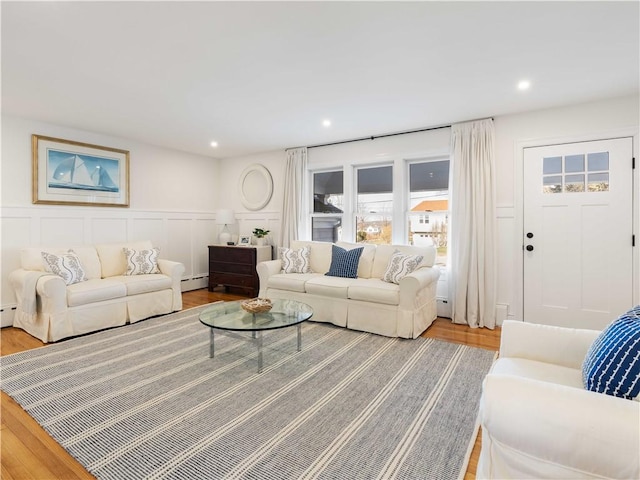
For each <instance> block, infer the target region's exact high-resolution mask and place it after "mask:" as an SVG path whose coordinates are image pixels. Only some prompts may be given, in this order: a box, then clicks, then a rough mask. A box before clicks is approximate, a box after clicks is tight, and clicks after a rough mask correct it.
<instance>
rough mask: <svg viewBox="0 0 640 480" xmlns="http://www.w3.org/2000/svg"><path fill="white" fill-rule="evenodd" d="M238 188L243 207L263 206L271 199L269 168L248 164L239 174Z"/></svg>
mask: <svg viewBox="0 0 640 480" xmlns="http://www.w3.org/2000/svg"><path fill="white" fill-rule="evenodd" d="M238 190H239V191H240V199H241V200H242V204H243V205H244V206H245V208H247V209H249V210H260V209H261V208H264V207H265V205H266V204H267V203H269V200H271V195H272V193H273V179H272V178H271V174H270V173H269V170H267V169H266V168H265V167H264V166H262V165H259V164H257V163H256V164H254V165H249V166H248V167H247V168H245V169H244V171H243V172H242V175H240V181H239V182H238Z"/></svg>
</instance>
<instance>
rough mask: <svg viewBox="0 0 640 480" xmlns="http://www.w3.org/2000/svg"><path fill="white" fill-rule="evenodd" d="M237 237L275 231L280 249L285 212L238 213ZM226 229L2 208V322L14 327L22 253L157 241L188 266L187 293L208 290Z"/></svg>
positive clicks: (189, 215)
mask: <svg viewBox="0 0 640 480" xmlns="http://www.w3.org/2000/svg"><path fill="white" fill-rule="evenodd" d="M236 219H237V224H236V225H235V226H234V231H235V235H236V239H237V235H251V232H252V230H253V229H254V228H256V227H260V228H265V229H267V230H270V231H271V233H270V239H271V240H272V241H271V243H272V244H275V241H276V239H277V238H278V232H279V228H280V213H279V212H275V211H258V212H236ZM220 228H221V227H220V226H219V225H217V224H216V221H215V212H172V211H143V210H131V209H122V210H121V209H104V211H103V210H101V209H96V208H81V207H44V206H43V207H38V206H34V207H3V208H2V255H1V257H0V258H1V261H2V263H1V268H0V270H1V274H2V290H1V295H2V297H1V299H0V320H1V325H2V326H3V327H5V326H9V325H11V324H12V323H13V312H14V310H15V305H16V303H15V302H16V299H15V295H14V293H13V290H12V288H11V286H10V285H9V281H8V277H9V274H10V273H11V272H12V271H13V270H15V269H17V268H20V249H21V248H24V247H28V246H49V247H60V246H63V247H66V246H70V247H71V246H74V245H91V244H96V243H111V242H126V241H135V240H151V242H152V243H153V244H154V246H157V247H158V248H160V251H161V257H162V258H167V259H170V260H175V261H178V262H182V263H183V264H184V265H185V273H184V275H183V278H182V290H183V291H187V290H194V289H197V288H204V287H206V286H207V284H208V277H209V253H208V248H207V247H208V246H209V245H213V244H216V243H217V238H218V233H219V230H220Z"/></svg>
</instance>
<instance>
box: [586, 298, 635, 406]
mask: <svg viewBox="0 0 640 480" xmlns="http://www.w3.org/2000/svg"><path fill="white" fill-rule="evenodd" d="M582 381H583V383H584V387H585V388H586V389H587V390H591V391H592V392H599V393H606V394H607V395H613V396H614V397H621V398H627V399H631V400H640V398H639V397H640V305H638V306H636V307H634V308H632V309H631V310H629V311H628V312H626V313H624V314H622V315H620V317H618V319H617V320H615V321H614V322H613V323H611V324H610V325H609V326H608V327H607V328H605V329H604V330H603V331H602V333H601V334H600V335H598V338H596V339H595V341H594V342H593V344H592V345H591V348H589V351H588V352H587V356H586V357H585V359H584V362H583V364H582Z"/></svg>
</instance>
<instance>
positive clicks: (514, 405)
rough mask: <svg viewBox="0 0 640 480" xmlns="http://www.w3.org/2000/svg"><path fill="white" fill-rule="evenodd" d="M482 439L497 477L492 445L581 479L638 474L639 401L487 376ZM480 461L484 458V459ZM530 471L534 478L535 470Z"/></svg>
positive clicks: (482, 404)
mask: <svg viewBox="0 0 640 480" xmlns="http://www.w3.org/2000/svg"><path fill="white" fill-rule="evenodd" d="M480 423H481V426H482V429H483V435H486V436H487V438H488V439H490V442H489V443H490V444H487V445H485V443H483V446H482V447H483V449H485V448H486V449H487V450H488V452H489V453H487V455H485V454H484V452H483V454H482V457H483V459H484V458H488V462H489V463H494V466H493V468H490V467H489V468H486V467H485V468H483V470H484V472H485V474H486V473H487V472H488V471H491V470H493V474H492V475H491V476H497V477H500V472H499V471H498V470H499V468H500V465H507V464H508V461H509V459H508V458H505V459H502V458H496V457H494V455H493V454H491V451H492V450H494V449H493V443H494V442H495V443H496V445H499V446H500V447H501V448H499V449H498V448H496V449H495V450H496V451H498V450H500V451H502V452H505V451H506V452H511V453H512V455H509V454H508V453H507V456H509V457H512V459H513V458H528V459H529V460H528V461H527V462H526V463H527V465H531V464H532V463H533V465H536V464H538V463H539V468H540V470H539V471H538V472H537V473H538V475H539V474H540V473H541V472H545V469H551V470H550V471H552V470H553V469H555V468H557V467H558V466H564V467H566V468H567V469H568V470H572V471H574V472H575V476H579V477H584V476H587V475H585V473H590V474H592V475H593V476H597V477H598V478H605V477H606V478H640V429H639V428H638V425H640V402H635V401H632V400H626V399H622V398H617V397H613V396H610V395H605V394H601V393H594V392H590V391H587V390H583V389H580V388H574V387H569V386H565V385H558V384H553V383H548V382H542V381H538V380H532V379H529V378H520V377H516V376H511V375H492V374H489V375H487V377H486V378H485V381H484V384H483V393H482V399H481V402H480ZM483 461H484V460H483ZM528 473H529V474H531V475H533V476H536V472H535V471H529V472H528Z"/></svg>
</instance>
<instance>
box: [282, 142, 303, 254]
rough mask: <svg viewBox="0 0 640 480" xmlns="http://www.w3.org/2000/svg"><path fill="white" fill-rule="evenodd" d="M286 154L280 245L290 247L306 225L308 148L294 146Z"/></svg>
mask: <svg viewBox="0 0 640 480" xmlns="http://www.w3.org/2000/svg"><path fill="white" fill-rule="evenodd" d="M286 154H287V166H286V171H285V176H284V196H283V201H282V202H283V203H282V222H281V225H280V246H281V247H286V248H288V247H289V245H290V244H291V240H297V239H298V238H300V236H301V235H302V234H303V231H304V226H305V224H304V222H305V218H306V216H305V211H304V205H306V203H305V202H304V198H303V192H304V189H303V187H304V178H305V174H306V171H307V148H306V147H302V148H292V149H290V150H287V151H286Z"/></svg>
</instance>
